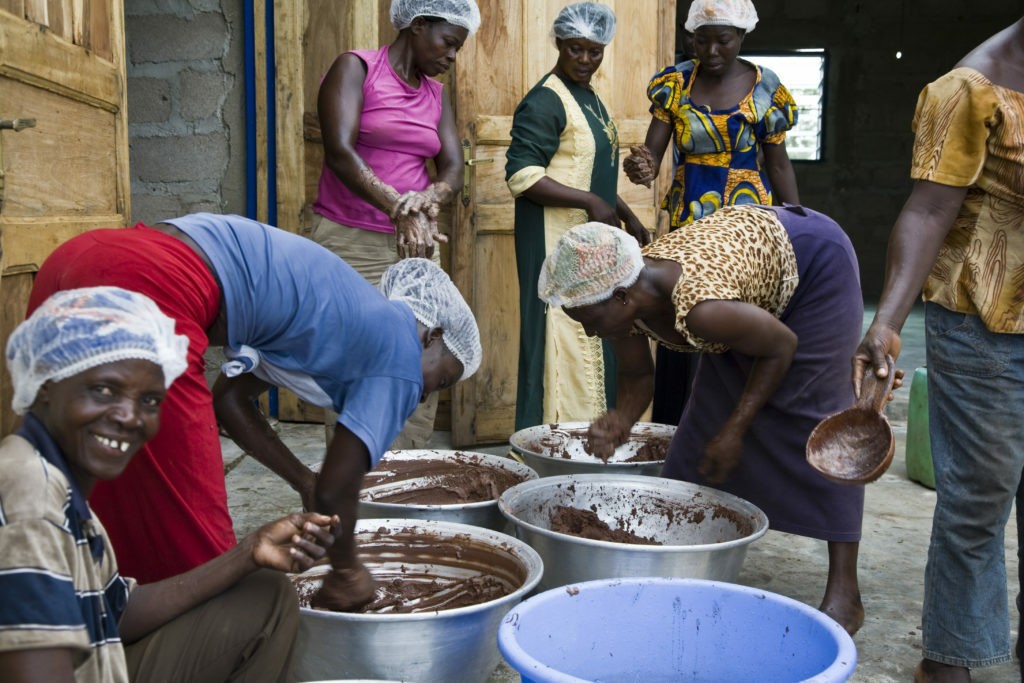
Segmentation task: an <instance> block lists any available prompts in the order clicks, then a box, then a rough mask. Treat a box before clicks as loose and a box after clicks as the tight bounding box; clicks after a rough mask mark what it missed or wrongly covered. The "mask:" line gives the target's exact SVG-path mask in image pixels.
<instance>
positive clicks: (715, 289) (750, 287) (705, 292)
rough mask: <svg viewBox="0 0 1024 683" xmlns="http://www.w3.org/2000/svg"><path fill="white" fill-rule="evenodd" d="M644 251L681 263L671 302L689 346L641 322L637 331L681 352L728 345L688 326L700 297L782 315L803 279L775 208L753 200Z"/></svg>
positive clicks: (683, 229)
mask: <svg viewBox="0 0 1024 683" xmlns="http://www.w3.org/2000/svg"><path fill="white" fill-rule="evenodd" d="M643 254H644V256H646V257H648V258H655V259H665V260H669V261H675V262H676V263H678V264H679V265H680V266H681V267H682V270H683V273H682V275H681V276H680V278H679V282H677V283H676V286H675V288H674V289H673V290H672V303H673V304H675V308H676V324H675V327H676V330H677V331H678V332H679V334H681V335H682V336H683V338H684V339H685V340H686V345H683V346H681V345H678V344H674V343H670V342H666V341H665V340H664V339H661V338H659V337H657V336H656V335H654V334H653V333H652V332H651V331H650V330H648V329H646V327H643V326H641V325H640V324H637V325H636V326H635V327H634V332H635V333H640V334H646V335H647V336H649V337H650V338H652V339H653V340H654V341H656V342H658V343H659V344H661V345H662V346H665V347H668V348H670V349H675V350H677V351H704V352H710V353H722V352H724V351H728V350H729V347H728V346H726V345H725V344H721V343H719V342H712V341H708V340H706V339H702V338H700V337H697V336H695V335H693V334H691V332H690V331H689V329H688V328H687V327H686V316H687V314H688V313H689V312H690V311H691V310H692V309H693V307H694V306H696V305H697V304H699V303H700V302H702V301H711V300H715V299H719V300H732V301H743V302H746V303H749V304H753V305H755V306H759V307H761V308H763V309H764V310H766V311H768V312H769V313H771V314H772V315H774V316H775V317H779V316H780V315H782V312H783V311H784V310H785V309H786V306H787V305H788V304H789V300H790V298H791V297H792V296H793V292H794V291H795V290H796V286H797V284H798V283H799V276H798V275H797V265H796V254H794V253H793V245H792V243H790V241H789V235H788V234H787V233H786V228H785V227H784V226H783V225H782V223H781V222H780V221H779V219H778V217H777V216H776V215H775V212H774V211H771V210H768V209H764V208H760V207H757V206H754V205H749V204H748V205H739V206H725V207H722V208H721V209H719V210H718V211H716V212H715V213H713V214H711V215H710V216H705V217H704V218H702V219H701V220H699V221H696V222H694V223H690V224H688V225H684V226H682V227H680V228H679V229H677V230H674V231H672V232H670V233H668V234H667V235H664V236H663V237H660V238H659V239H657V240H655V241H654V242H652V243H651V244H649V245H647V246H646V247H644V249H643Z"/></svg>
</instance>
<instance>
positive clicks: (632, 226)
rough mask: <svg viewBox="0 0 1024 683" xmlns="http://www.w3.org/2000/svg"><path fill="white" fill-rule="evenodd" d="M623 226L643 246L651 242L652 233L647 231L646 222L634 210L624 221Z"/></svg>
mask: <svg viewBox="0 0 1024 683" xmlns="http://www.w3.org/2000/svg"><path fill="white" fill-rule="evenodd" d="M622 227H623V228H625V230H626V232H628V233H629V234H630V235H632V236H633V238H634V239H635V240H636V241H637V242H639V243H640V246H641V247H645V246H647V245H648V244H650V243H651V233H649V232H647V228H645V227H644V224H643V223H641V222H640V219H639V218H637V217H636V216H635V215H633V213H632V212H630V214H629V216H627V217H626V219H625V220H624V221H622Z"/></svg>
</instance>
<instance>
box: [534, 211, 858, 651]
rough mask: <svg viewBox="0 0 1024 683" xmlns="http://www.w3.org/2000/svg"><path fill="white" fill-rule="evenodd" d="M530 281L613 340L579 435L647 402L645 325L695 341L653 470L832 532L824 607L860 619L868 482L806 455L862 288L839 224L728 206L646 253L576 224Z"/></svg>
mask: <svg viewBox="0 0 1024 683" xmlns="http://www.w3.org/2000/svg"><path fill="white" fill-rule="evenodd" d="M539 289H540V296H541V298H542V299H544V301H546V302H547V303H548V304H549V305H552V306H561V307H562V308H563V309H564V311H565V313H566V314H567V315H568V316H569V317H571V318H573V319H574V320H576V321H578V322H579V323H580V324H582V325H583V327H584V329H585V330H586V332H587V334H589V335H596V336H600V337H602V338H605V339H610V340H611V341H612V343H613V345H614V347H615V353H616V355H617V357H618V358H619V369H618V373H619V374H618V382H619V383H618V392H619V393H618V402H617V407H616V409H615V410H610V411H608V412H607V413H605V414H604V415H602V416H600V417H599V418H598V419H597V420H595V421H594V423H593V424H592V425H591V427H590V432H589V438H590V440H591V443H592V444H594V445H595V446H596V447H598V448H599V449H601V448H603V449H605V451H610V450H612V449H614V448H615V447H616V446H618V445H620V444H622V443H624V442H625V440H626V438H627V437H628V435H629V432H630V429H631V428H632V426H633V424H635V423H636V421H637V420H638V419H639V417H640V415H641V413H642V412H643V411H644V409H645V408H646V407H647V406H648V405H649V404H650V402H651V396H652V392H653V386H654V364H653V362H652V360H651V352H650V345H649V342H648V338H650V339H653V340H654V341H656V342H657V343H658V344H659V345H663V346H667V347H669V348H672V349H676V350H679V351H689V352H697V351H700V352H702V355H701V360H700V363H699V364H698V368H697V374H696V377H695V380H694V385H693V400H692V401H691V402H690V403H689V404H688V405H687V408H686V410H685V411H684V412H683V415H682V417H681V418H680V421H679V427H678V429H677V430H676V434H675V437H674V438H673V440H672V443H671V445H670V446H669V450H668V454H667V456H666V461H665V466H664V468H663V469H662V476H665V477H670V478H673V479H680V480H683V481H690V482H695V483H698V484H710V485H713V486H715V487H717V488H720V489H722V490H724V491H728V492H729V493H732V494H735V495H738V496H740V497H742V498H745V499H746V500H749V501H750V502H752V503H754V504H755V505H757V506H758V507H760V508H761V509H762V510H764V512H765V513H766V514H767V515H768V519H769V521H770V524H771V528H773V529H776V530H778V531H784V532H787V533H793V534H798V535H801V536H808V537H810V538H818V539H822V540H824V541H827V543H828V558H829V571H828V580H827V583H826V587H825V595H824V598H823V600H822V602H821V606H820V608H819V609H821V611H823V612H824V613H826V614H828V615H829V616H831V617H832V618H834V619H835V620H836V621H838V622H839V623H840V624H842V625H843V626H844V627H845V628H846V630H847V631H849V632H850V633H854V632H856V631H857V629H859V628H860V626H861V625H862V624H863V622H864V607H863V604H862V602H861V596H860V589H859V586H858V582H857V553H858V548H859V542H860V535H861V521H862V517H863V512H864V488H863V486H847V485H841V484H836V483H833V482H830V481H828V480H827V479H825V478H824V477H823V476H822V475H820V474H819V473H818V472H816V471H815V470H814V469H812V468H811V466H810V465H808V464H807V461H806V459H805V456H804V454H805V446H806V442H807V437H808V435H809V434H810V432H811V430H812V429H814V427H815V426H816V425H817V424H818V422H819V421H820V420H821V419H822V418H824V417H825V416H827V415H830V414H831V413H834V412H837V411H839V410H841V409H843V408H846V407H848V406H849V405H850V404H851V403H852V402H853V400H854V395H853V387H852V385H851V383H850V380H849V375H850V369H849V368H850V364H849V358H850V355H851V350H852V349H854V348H855V347H856V345H857V342H858V340H859V339H860V332H861V324H862V319H863V301H862V297H861V292H860V284H859V276H858V268H857V258H856V256H855V254H854V251H853V247H852V246H851V244H850V241H849V239H848V238H847V237H846V234H845V233H844V232H843V231H842V229H841V228H840V227H839V226H838V225H837V224H836V223H835V221H833V220H832V219H830V218H828V217H827V216H825V215H822V214H820V213H817V212H815V211H811V210H810V209H806V208H803V207H799V206H787V207H768V206H761V205H746V206H732V207H723V208H722V209H720V210H719V211H716V212H715V213H713V214H711V215H710V216H707V217H705V218H702V219H700V220H698V221H695V222H693V223H691V224H689V225H685V226H682V227H680V228H679V229H678V230H675V231H673V232H670V233H668V234H667V235H664V236H663V237H661V238H659V239H657V240H655V241H654V242H653V243H652V244H650V245H648V246H647V247H644V248H643V249H642V250H641V248H640V245H639V244H638V243H637V242H636V240H634V239H633V238H632V237H630V236H629V235H627V234H625V233H624V232H623V231H621V230H617V229H615V228H612V227H610V226H607V225H603V224H600V223H586V224H583V225H579V226H576V227H575V228H572V229H571V230H569V231H568V232H567V233H566V234H565V235H564V236H563V237H562V238H561V239H560V240H559V242H558V244H557V245H556V247H555V248H554V250H553V251H552V253H551V255H550V256H548V258H547V259H546V260H545V262H544V267H543V269H542V272H541V277H540V283H539Z"/></svg>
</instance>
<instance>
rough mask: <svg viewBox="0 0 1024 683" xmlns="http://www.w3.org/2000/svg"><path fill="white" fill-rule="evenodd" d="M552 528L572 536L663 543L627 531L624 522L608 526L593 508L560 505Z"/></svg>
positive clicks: (636, 542) (618, 541) (556, 510)
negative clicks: (585, 508) (582, 508)
mask: <svg viewBox="0 0 1024 683" xmlns="http://www.w3.org/2000/svg"><path fill="white" fill-rule="evenodd" d="M551 530H552V531H557V532H559V533H562V534H569V535H570V536H579V537H580V538H589V539H592V540H595V541H612V542H614V543H631V544H633V545H662V544H661V543H660V542H658V541H656V540H654V539H653V538H646V537H643V536H638V535H636V534H634V533H633V532H632V531H626V530H625V529H624V528H623V527H622V524H621V523H620V524H619V526H618V527H617V528H615V529H613V528H611V527H610V526H608V524H607V523H605V522H604V520H602V519H601V518H600V517H598V516H597V513H596V512H594V511H592V510H581V509H580V508H574V507H569V506H566V505H559V506H557V507H556V508H555V509H554V512H552V513H551Z"/></svg>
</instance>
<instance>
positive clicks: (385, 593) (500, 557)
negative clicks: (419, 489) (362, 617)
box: [292, 527, 526, 614]
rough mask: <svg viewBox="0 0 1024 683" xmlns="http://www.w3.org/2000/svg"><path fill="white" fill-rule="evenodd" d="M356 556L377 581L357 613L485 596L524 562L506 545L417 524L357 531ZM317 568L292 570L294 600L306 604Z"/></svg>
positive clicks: (511, 580) (316, 585)
mask: <svg viewBox="0 0 1024 683" xmlns="http://www.w3.org/2000/svg"><path fill="white" fill-rule="evenodd" d="M356 543H357V544H358V548H359V557H360V559H361V560H362V561H363V562H364V564H366V567H367V569H369V570H370V573H371V574H372V575H373V578H374V579H375V580H376V581H377V595H376V597H375V599H374V600H373V601H372V602H370V604H368V605H366V606H365V607H363V608H362V609H360V610H359V613H360V614H413V613H419V612H436V611H439V610H446V609H454V608H456V607H464V606H467V605H476V604H480V603H483V602H490V601H491V600H497V599H498V598H501V597H504V596H506V595H508V594H510V593H512V592H513V591H515V590H516V589H517V588H519V586H521V585H522V584H523V582H524V581H525V580H526V568H525V567H524V566H523V564H522V562H520V561H519V560H518V559H516V558H515V557H514V556H513V555H512V553H511V551H510V550H508V549H505V548H502V547H499V546H494V545H489V544H486V543H483V542H481V541H478V540H474V539H472V538H471V537H469V536H467V535H465V534H453V535H445V536H441V535H439V534H435V533H429V532H424V531H422V530H416V529H409V528H407V529H403V530H401V531H397V532H391V531H389V530H388V529H387V528H385V527H381V528H380V529H378V530H377V532H376V533H360V534H357V535H356ZM322 581H323V575H322V574H312V575H309V576H303V575H297V576H292V583H293V584H294V585H295V590H296V591H297V592H298V594H299V605H300V606H302V607H309V601H310V599H311V598H312V596H313V595H314V594H315V593H316V592H317V590H319V589H320V585H321V583H322Z"/></svg>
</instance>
